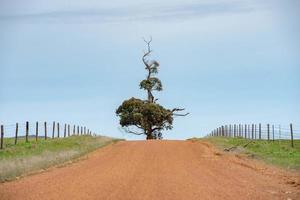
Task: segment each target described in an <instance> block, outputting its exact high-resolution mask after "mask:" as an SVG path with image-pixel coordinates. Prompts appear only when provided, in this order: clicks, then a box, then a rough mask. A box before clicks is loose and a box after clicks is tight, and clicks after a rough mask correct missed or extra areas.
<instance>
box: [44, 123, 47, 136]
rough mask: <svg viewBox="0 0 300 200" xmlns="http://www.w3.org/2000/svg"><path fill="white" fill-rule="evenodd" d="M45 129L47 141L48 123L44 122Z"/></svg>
mask: <svg viewBox="0 0 300 200" xmlns="http://www.w3.org/2000/svg"><path fill="white" fill-rule="evenodd" d="M44 128H45V140H47V122H44Z"/></svg>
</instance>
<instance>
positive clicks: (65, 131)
mask: <svg viewBox="0 0 300 200" xmlns="http://www.w3.org/2000/svg"><path fill="white" fill-rule="evenodd" d="M66 135H67V124H65V128H64V137H66Z"/></svg>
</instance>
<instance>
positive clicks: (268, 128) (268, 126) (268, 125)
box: [267, 124, 270, 141]
mask: <svg viewBox="0 0 300 200" xmlns="http://www.w3.org/2000/svg"><path fill="white" fill-rule="evenodd" d="M267 131H268V141H269V140H270V124H267Z"/></svg>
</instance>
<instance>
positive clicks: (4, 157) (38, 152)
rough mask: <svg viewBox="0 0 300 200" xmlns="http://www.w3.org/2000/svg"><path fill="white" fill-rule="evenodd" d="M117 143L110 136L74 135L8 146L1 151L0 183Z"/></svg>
mask: <svg viewBox="0 0 300 200" xmlns="http://www.w3.org/2000/svg"><path fill="white" fill-rule="evenodd" d="M116 141H118V140H116V139H113V138H109V137H90V136H76V137H70V138H65V139H61V140H49V141H40V142H35V141H32V142H29V143H20V144H18V145H17V146H11V147H9V148H6V149H5V150H2V151H0V182H4V181H8V180H13V179H16V178H18V177H20V176H24V175H28V174H31V173H35V172H37V171H40V170H44V169H47V168H49V167H51V166H55V165H62V164H64V163H66V162H67V161H71V160H74V159H76V158H79V157H80V156H82V155H84V154H86V153H88V152H90V151H93V150H95V149H97V148H100V147H103V146H105V145H107V144H110V143H112V142H116ZM33 147H34V148H33Z"/></svg>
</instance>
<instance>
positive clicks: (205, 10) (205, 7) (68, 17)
mask: <svg viewBox="0 0 300 200" xmlns="http://www.w3.org/2000/svg"><path fill="white" fill-rule="evenodd" d="M253 9H254V8H253V7H252V6H251V4H247V3H242V2H222V3H215V2H214V3H207V2H206V3H190V4H178V5H173V6H172V5H170V6H158V5H155V6H154V5H152V6H149V5H148V6H143V7H142V6H131V7H118V8H96V9H81V10H64V11H52V12H42V13H32V14H14V15H0V20H1V21H22V22H39V21H42V22H63V23H65V22H93V21H96V22H122V21H140V20H142V21H147V20H177V19H185V18H191V17H206V16H211V15H219V14H227V13H237V12H249V11H252V10H253Z"/></svg>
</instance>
